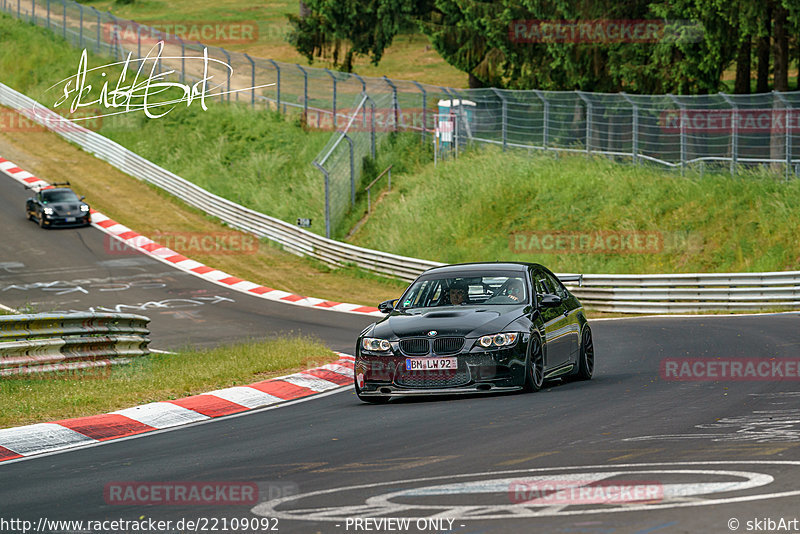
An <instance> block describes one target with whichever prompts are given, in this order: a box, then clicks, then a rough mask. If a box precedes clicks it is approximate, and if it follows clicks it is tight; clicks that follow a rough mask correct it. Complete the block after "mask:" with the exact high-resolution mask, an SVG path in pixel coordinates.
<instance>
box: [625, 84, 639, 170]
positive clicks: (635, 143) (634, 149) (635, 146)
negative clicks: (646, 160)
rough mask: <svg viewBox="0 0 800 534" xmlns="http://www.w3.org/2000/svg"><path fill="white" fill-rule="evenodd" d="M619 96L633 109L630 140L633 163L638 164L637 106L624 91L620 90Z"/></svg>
mask: <svg viewBox="0 0 800 534" xmlns="http://www.w3.org/2000/svg"><path fill="white" fill-rule="evenodd" d="M620 96H622V98H624V99H625V101H626V102H627V103H628V104H630V105H631V108H632V109H633V111H632V116H631V119H632V123H633V124H632V130H633V132H632V138H631V141H632V146H631V153H632V156H633V164H634V165H638V164H639V106H637V105H636V103H635V102H634V101H633V100H631V98H630V97H629V96H628V95H627V94H626V93H625V92H621V93H620Z"/></svg>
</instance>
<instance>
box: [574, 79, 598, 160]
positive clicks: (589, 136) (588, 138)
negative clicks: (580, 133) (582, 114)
mask: <svg viewBox="0 0 800 534" xmlns="http://www.w3.org/2000/svg"><path fill="white" fill-rule="evenodd" d="M575 94H577V95H578V97H580V99H581V100H583V103H584V104H586V155H587V156H588V155H589V154H590V153H591V152H592V120H594V119H593V117H592V102H591V101H590V100H589V99H588V98H587V97H586V96H584V94H583V91H575Z"/></svg>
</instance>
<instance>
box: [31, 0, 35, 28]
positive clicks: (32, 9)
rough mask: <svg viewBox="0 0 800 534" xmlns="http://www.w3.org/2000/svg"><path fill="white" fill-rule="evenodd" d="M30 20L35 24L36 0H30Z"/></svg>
mask: <svg viewBox="0 0 800 534" xmlns="http://www.w3.org/2000/svg"><path fill="white" fill-rule="evenodd" d="M31 22H33V23H34V24H36V0H31Z"/></svg>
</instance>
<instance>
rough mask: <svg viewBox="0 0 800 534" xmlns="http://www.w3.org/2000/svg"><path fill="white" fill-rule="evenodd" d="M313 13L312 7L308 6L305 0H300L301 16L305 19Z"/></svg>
mask: <svg viewBox="0 0 800 534" xmlns="http://www.w3.org/2000/svg"><path fill="white" fill-rule="evenodd" d="M310 14H311V9H309V8H308V6H307V5H306V3H305V2H303V0H300V18H301V19H304V18H306V17H307V16H309V15H310Z"/></svg>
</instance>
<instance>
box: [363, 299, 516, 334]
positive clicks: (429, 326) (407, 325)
mask: <svg viewBox="0 0 800 534" xmlns="http://www.w3.org/2000/svg"><path fill="white" fill-rule="evenodd" d="M523 313H525V306H520V305H517V304H515V305H509V306H464V307H461V306H459V307H455V306H452V307H445V308H435V309H429V310H410V311H408V312H405V311H394V312H392V313H391V314H389V315H388V316H387V317H386V318H384V319H383V320H382V321H380V322H378V323H377V324H376V325H375V327H374V329H373V331H372V334H370V335H371V336H374V337H380V338H383V339H393V338H401V337H413V336H426V335H427V334H428V332H430V331H431V330H435V331H436V336H470V337H473V336H481V335H485V334H494V333H496V332H502V331H503V329H504V328H505V327H506V326H507V325H508V324H509V323H511V322H512V321H514V320H515V319H517V318H518V317H520V316H521V315H522V314H523Z"/></svg>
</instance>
